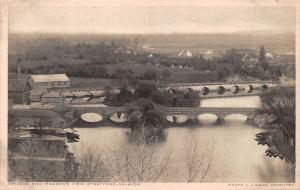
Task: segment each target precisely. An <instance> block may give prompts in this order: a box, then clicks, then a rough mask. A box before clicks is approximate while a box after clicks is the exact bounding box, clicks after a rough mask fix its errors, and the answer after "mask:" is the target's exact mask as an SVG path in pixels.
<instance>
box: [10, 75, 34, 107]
mask: <svg viewBox="0 0 300 190" xmlns="http://www.w3.org/2000/svg"><path fill="white" fill-rule="evenodd" d="M29 94H30V86H29V84H28V82H27V80H18V79H8V100H9V102H10V103H12V104H29Z"/></svg>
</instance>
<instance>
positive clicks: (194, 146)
mask: <svg viewBox="0 0 300 190" xmlns="http://www.w3.org/2000/svg"><path fill="white" fill-rule="evenodd" d="M185 146H186V148H185V159H184V165H185V168H186V176H185V177H186V180H187V182H196V181H198V182H213V181H215V180H216V179H217V178H219V177H222V176H223V174H221V173H220V171H214V170H215V168H214V165H215V162H216V160H215V157H214V147H213V146H212V145H210V144H207V145H206V147H205V148H204V147H203V148H202V147H200V146H199V145H198V143H196V142H195V139H192V138H191V139H189V140H187V141H186V144H185Z"/></svg>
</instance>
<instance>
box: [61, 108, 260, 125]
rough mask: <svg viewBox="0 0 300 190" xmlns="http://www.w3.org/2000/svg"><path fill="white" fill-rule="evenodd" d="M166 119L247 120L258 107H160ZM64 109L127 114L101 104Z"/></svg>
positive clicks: (109, 114)
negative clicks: (209, 116)
mask: <svg viewBox="0 0 300 190" xmlns="http://www.w3.org/2000/svg"><path fill="white" fill-rule="evenodd" d="M160 110H161V111H162V112H163V114H164V118H165V119H166V120H168V119H167V117H168V118H171V120H168V121H169V122H171V123H176V122H177V121H178V119H179V117H181V116H184V117H185V118H186V120H197V118H198V116H199V115H202V114H212V115H215V116H216V117H217V118H218V119H217V122H219V121H223V120H224V119H225V117H226V116H228V115H232V114H241V115H245V116H247V120H252V119H253V118H254V114H255V111H256V108H246V107H241V108H239V107H162V108H161V109H160ZM64 111H69V112H71V113H73V116H74V117H80V116H81V115H82V114H85V113H96V114H99V115H101V116H102V117H103V118H104V119H108V118H109V117H111V116H112V115H116V114H117V115H121V114H126V108H125V107H100V106H99V105H82V104H81V105H67V106H65V108H64Z"/></svg>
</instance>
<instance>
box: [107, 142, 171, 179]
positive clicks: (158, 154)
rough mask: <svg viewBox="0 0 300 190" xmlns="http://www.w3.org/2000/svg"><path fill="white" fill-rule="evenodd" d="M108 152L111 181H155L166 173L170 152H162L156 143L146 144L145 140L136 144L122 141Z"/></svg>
mask: <svg viewBox="0 0 300 190" xmlns="http://www.w3.org/2000/svg"><path fill="white" fill-rule="evenodd" d="M110 152H111V153H112V154H111V155H112V156H111V159H110V160H111V170H112V173H113V174H114V175H113V176H114V177H113V181H118V182H120V181H121V182H124V181H125V182H131V181H133V182H155V181H157V180H158V179H159V178H160V177H162V176H163V175H164V174H165V173H166V171H167V169H168V163H169V158H170V153H171V152H170V151H168V152H167V153H166V152H162V151H161V150H160V147H159V145H158V144H151V145H148V144H147V143H146V142H145V141H144V142H142V143H140V144H138V145H136V144H129V143H126V142H124V143H122V145H121V147H120V148H111V149H110ZM162 153H164V156H162Z"/></svg>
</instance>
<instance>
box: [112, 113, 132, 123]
mask: <svg viewBox="0 0 300 190" xmlns="http://www.w3.org/2000/svg"><path fill="white" fill-rule="evenodd" d="M108 119H109V120H110V121H112V122H114V123H126V122H127V121H128V118H127V115H126V114H125V113H122V112H116V113H113V114H112V115H110V116H108Z"/></svg>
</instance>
